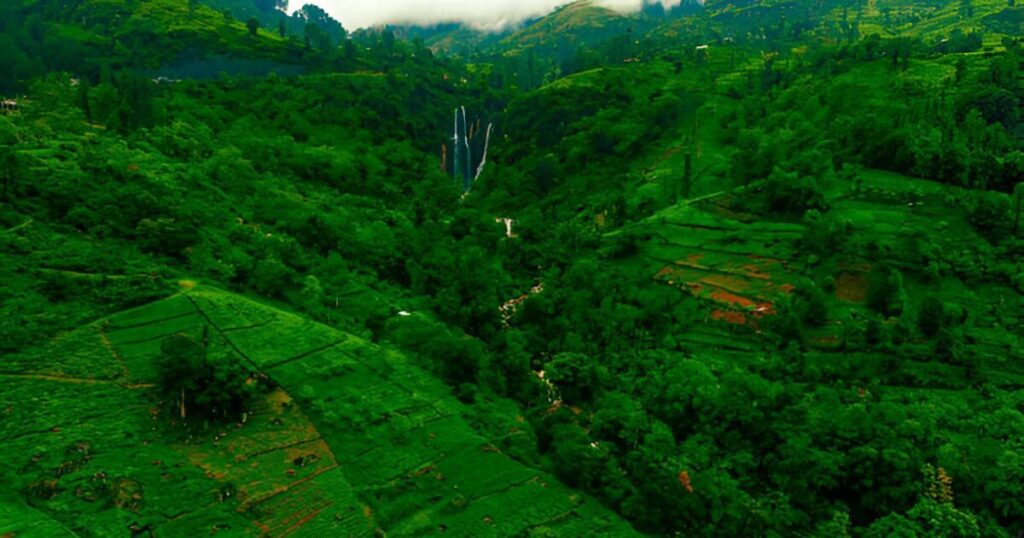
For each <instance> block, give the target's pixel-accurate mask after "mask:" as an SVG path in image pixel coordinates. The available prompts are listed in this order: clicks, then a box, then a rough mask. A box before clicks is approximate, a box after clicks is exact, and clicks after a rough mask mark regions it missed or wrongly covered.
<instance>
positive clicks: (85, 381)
mask: <svg viewBox="0 0 1024 538" xmlns="http://www.w3.org/2000/svg"><path fill="white" fill-rule="evenodd" d="M0 379H34V380H36V381H53V382H54V383H71V384H74V385H113V386H117V387H124V388H127V389H148V388H152V387H154V386H155V385H152V384H149V383H136V384H126V383H124V382H123V381H119V380H116V379H89V378H84V377H67V376H61V375H51V374H2V373H0Z"/></svg>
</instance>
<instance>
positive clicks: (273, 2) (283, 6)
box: [253, 0, 288, 12]
mask: <svg viewBox="0 0 1024 538" xmlns="http://www.w3.org/2000/svg"><path fill="white" fill-rule="evenodd" d="M253 4H255V5H256V9H259V10H260V11H263V12H267V11H273V10H275V9H276V10H279V11H288V0H253Z"/></svg>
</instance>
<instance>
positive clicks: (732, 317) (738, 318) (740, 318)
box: [711, 310, 747, 325]
mask: <svg viewBox="0 0 1024 538" xmlns="http://www.w3.org/2000/svg"><path fill="white" fill-rule="evenodd" d="M711 319H713V320H715V321H724V322H726V323H731V324H733V325H746V324H747V316H746V314H744V313H743V312H737V311H735V310H714V311H712V312H711Z"/></svg>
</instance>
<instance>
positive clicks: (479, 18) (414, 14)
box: [291, 0, 681, 30]
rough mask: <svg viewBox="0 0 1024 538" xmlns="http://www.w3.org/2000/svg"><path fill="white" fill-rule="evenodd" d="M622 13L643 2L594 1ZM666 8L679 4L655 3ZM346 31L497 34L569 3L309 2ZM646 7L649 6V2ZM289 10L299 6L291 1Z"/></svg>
mask: <svg viewBox="0 0 1024 538" xmlns="http://www.w3.org/2000/svg"><path fill="white" fill-rule="evenodd" d="M595 1H596V2H597V3H599V4H601V5H604V6H607V7H610V8H613V9H616V10H619V11H624V12H629V11H636V10H639V9H640V7H641V6H642V5H643V3H644V0H595ZM655 1H656V2H658V3H660V4H663V5H664V6H665V7H672V6H676V5H678V4H679V2H680V1H681V0H655ZM310 2H311V3H315V4H317V5H319V6H320V7H322V8H323V9H324V10H326V11H327V12H328V13H330V14H331V16H333V17H335V18H336V19H338V20H340V21H341V23H342V24H343V25H344V26H345V27H346V28H348V29H350V30H351V29H356V28H365V27H368V26H376V25H380V24H421V25H433V24H438V23H445V22H461V23H465V24H468V25H470V26H473V27H475V28H478V29H483V30H500V29H504V28H507V27H509V26H512V25H515V24H518V23H520V22H522V21H523V20H525V19H529V18H532V17H539V16H542V15H545V14H547V13H549V12H551V10H553V9H555V8H556V7H558V6H560V5H564V4H567V3H569V1H568V0H310ZM648 3H652V2H650V1H648ZM291 4H292V7H294V8H297V7H300V6H301V5H302V2H301V0H299V1H297V0H292V2H291Z"/></svg>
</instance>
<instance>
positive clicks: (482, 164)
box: [473, 123, 494, 181]
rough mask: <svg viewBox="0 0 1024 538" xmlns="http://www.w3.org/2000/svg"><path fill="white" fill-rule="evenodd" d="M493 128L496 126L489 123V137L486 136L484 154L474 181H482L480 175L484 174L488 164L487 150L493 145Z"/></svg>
mask: <svg viewBox="0 0 1024 538" xmlns="http://www.w3.org/2000/svg"><path fill="white" fill-rule="evenodd" d="M491 127H494V124H492V123H488V124H487V135H486V136H484V154H483V157H481V158H480V166H478V167H476V175H475V176H473V181H476V180H478V179H480V174H482V173H483V172H484V165H485V164H487V148H488V147H490V145H491Z"/></svg>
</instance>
